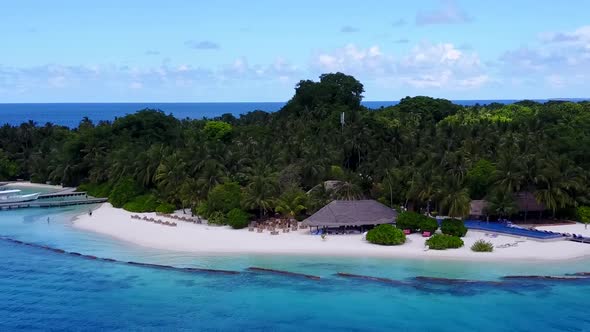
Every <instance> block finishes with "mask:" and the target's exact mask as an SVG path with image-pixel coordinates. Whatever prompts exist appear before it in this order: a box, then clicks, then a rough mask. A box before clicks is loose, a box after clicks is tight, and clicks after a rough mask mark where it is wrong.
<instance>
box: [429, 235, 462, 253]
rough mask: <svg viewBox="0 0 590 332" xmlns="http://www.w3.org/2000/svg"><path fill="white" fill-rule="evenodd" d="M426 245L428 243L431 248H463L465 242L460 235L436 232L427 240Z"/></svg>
mask: <svg viewBox="0 0 590 332" xmlns="http://www.w3.org/2000/svg"><path fill="white" fill-rule="evenodd" d="M425 245H427V246H428V248H430V249H434V250H445V249H449V248H451V249H455V248H461V247H462V246H463V245H464V243H463V240H461V238H459V237H458V236H453V235H446V234H434V235H433V236H431V237H430V238H429V239H428V240H426V242H425Z"/></svg>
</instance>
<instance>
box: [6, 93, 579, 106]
mask: <svg viewBox="0 0 590 332" xmlns="http://www.w3.org/2000/svg"><path fill="white" fill-rule="evenodd" d="M406 97H410V98H414V97H430V98H433V99H446V100H449V101H452V102H454V101H492V102H494V101H523V100H532V101H539V100H541V101H552V100H558V101H559V100H563V101H590V97H549V98H491V99H489V98H480V99H447V98H441V97H431V96H425V95H416V96H406ZM406 97H402V98H400V99H391V100H363V101H361V103H364V102H366V103H378V102H399V101H400V100H401V99H403V98H406ZM287 102H288V100H287V101H98V102H96V101H65V102H61V101H57V102H0V105H18V104H33V105H35V104H275V103H287Z"/></svg>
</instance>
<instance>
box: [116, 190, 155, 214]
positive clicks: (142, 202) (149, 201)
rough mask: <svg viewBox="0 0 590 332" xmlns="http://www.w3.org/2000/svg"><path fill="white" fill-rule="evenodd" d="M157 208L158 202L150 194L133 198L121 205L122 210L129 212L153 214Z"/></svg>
mask: <svg viewBox="0 0 590 332" xmlns="http://www.w3.org/2000/svg"><path fill="white" fill-rule="evenodd" d="M157 207H158V201H157V200H156V197H155V196H154V195H151V194H148V195H141V196H137V197H134V198H133V199H131V201H129V202H127V203H125V205H123V209H125V210H127V211H129V212H154V211H155V210H156V208H157Z"/></svg>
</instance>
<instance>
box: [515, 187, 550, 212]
mask: <svg viewBox="0 0 590 332" xmlns="http://www.w3.org/2000/svg"><path fill="white" fill-rule="evenodd" d="M514 200H515V201H516V206H518V210H519V211H528V212H540V211H545V210H547V208H545V206H543V204H541V203H539V202H538V201H537V199H536V198H535V195H533V193H531V192H525V191H523V192H519V193H516V194H514Z"/></svg>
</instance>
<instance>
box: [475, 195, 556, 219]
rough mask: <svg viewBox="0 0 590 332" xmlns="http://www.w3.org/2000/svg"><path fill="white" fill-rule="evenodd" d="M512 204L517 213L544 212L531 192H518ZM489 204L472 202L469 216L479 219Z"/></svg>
mask: <svg viewBox="0 0 590 332" xmlns="http://www.w3.org/2000/svg"><path fill="white" fill-rule="evenodd" d="M514 202H515V203H516V206H517V207H518V211H519V212H524V211H528V212H540V211H545V210H546V208H545V206H543V204H541V203H539V202H537V199H536V198H535V195H534V194H533V193H531V192H524V191H523V192H518V193H515V194H514ZM488 205H489V202H488V201H486V200H483V199H479V200H472V201H471V203H470V207H469V215H471V216H475V217H481V216H485V215H487V212H486V207H487V206H488Z"/></svg>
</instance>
